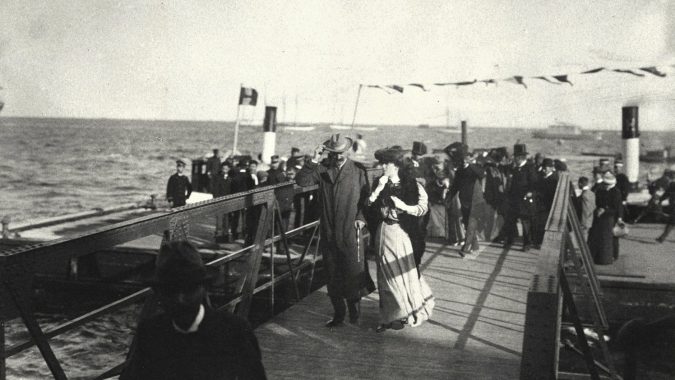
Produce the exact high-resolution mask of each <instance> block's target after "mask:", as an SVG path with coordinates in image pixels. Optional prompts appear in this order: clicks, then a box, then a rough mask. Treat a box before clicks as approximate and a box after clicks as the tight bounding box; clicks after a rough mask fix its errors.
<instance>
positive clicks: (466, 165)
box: [445, 143, 485, 257]
mask: <svg viewBox="0 0 675 380" xmlns="http://www.w3.org/2000/svg"><path fill="white" fill-rule="evenodd" d="M445 152H446V154H448V156H450V160H451V161H452V163H453V165H454V166H455V167H456V168H457V172H456V173H455V180H454V181H453V182H452V185H451V186H450V191H449V194H448V197H449V198H450V199H452V197H454V196H455V194H457V193H459V203H460V205H461V211H462V221H463V222H464V226H465V227H466V240H465V242H464V245H463V246H462V249H461V250H460V251H459V253H460V255H461V256H462V257H464V256H465V255H467V254H471V253H473V252H477V251H478V249H479V245H478V223H479V221H480V219H482V216H483V212H484V210H483V209H484V206H485V198H484V196H483V189H482V186H481V182H480V181H481V180H482V179H483V178H484V177H485V170H484V169H483V168H482V167H480V166H478V165H476V164H473V163H470V158H469V156H468V149H467V147H466V146H464V145H463V144H462V143H453V144H450V145H449V146H447V147H446V148H445Z"/></svg>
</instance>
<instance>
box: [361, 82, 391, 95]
mask: <svg viewBox="0 0 675 380" xmlns="http://www.w3.org/2000/svg"><path fill="white" fill-rule="evenodd" d="M366 87H370V88H379V89H380V90H382V91H384V92H386V93H387V94H393V92H392V91H391V90H389V89H388V88H386V87H382V86H380V85H377V84H369V85H367V86H366Z"/></svg>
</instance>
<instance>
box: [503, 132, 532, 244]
mask: <svg viewBox="0 0 675 380" xmlns="http://www.w3.org/2000/svg"><path fill="white" fill-rule="evenodd" d="M527 154H528V153H527V147H526V146H525V144H516V145H514V146H513V159H514V162H513V167H512V168H511V172H510V173H509V186H508V192H507V201H508V207H509V208H508V213H507V218H506V220H505V221H504V229H505V234H506V245H507V246H510V245H511V244H513V240H514V239H515V237H516V234H517V232H518V227H517V225H516V223H517V222H518V220H520V223H521V225H522V227H523V251H524V252H527V251H529V250H530V248H531V245H532V219H533V217H534V213H535V204H534V191H535V186H536V183H537V174H536V171H535V168H534V165H533V164H532V163H530V162H528V161H527Z"/></svg>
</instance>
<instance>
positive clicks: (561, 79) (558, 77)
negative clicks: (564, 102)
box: [553, 75, 574, 86]
mask: <svg viewBox="0 0 675 380" xmlns="http://www.w3.org/2000/svg"><path fill="white" fill-rule="evenodd" d="M553 78H555V79H556V80H557V81H559V82H562V83H569V85H570V86H574V85H573V84H572V82H570V81H569V79H567V75H554V76H553Z"/></svg>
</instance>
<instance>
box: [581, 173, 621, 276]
mask: <svg viewBox="0 0 675 380" xmlns="http://www.w3.org/2000/svg"><path fill="white" fill-rule="evenodd" d="M602 183H603V186H602V187H600V188H598V190H597V192H596V193H595V213H594V214H593V225H592V226H591V228H590V230H589V231H588V247H589V249H590V251H591V255H592V256H593V261H594V262H595V264H598V265H607V264H612V263H613V262H614V261H615V260H616V259H618V258H619V238H617V237H615V236H614V234H613V233H612V229H613V228H614V225H615V224H617V223H618V224H623V220H622V217H623V204H622V200H623V198H622V197H621V191H619V189H618V188H617V187H616V177H614V174H612V173H611V172H607V173H605V174H604V175H603V177H602Z"/></svg>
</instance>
